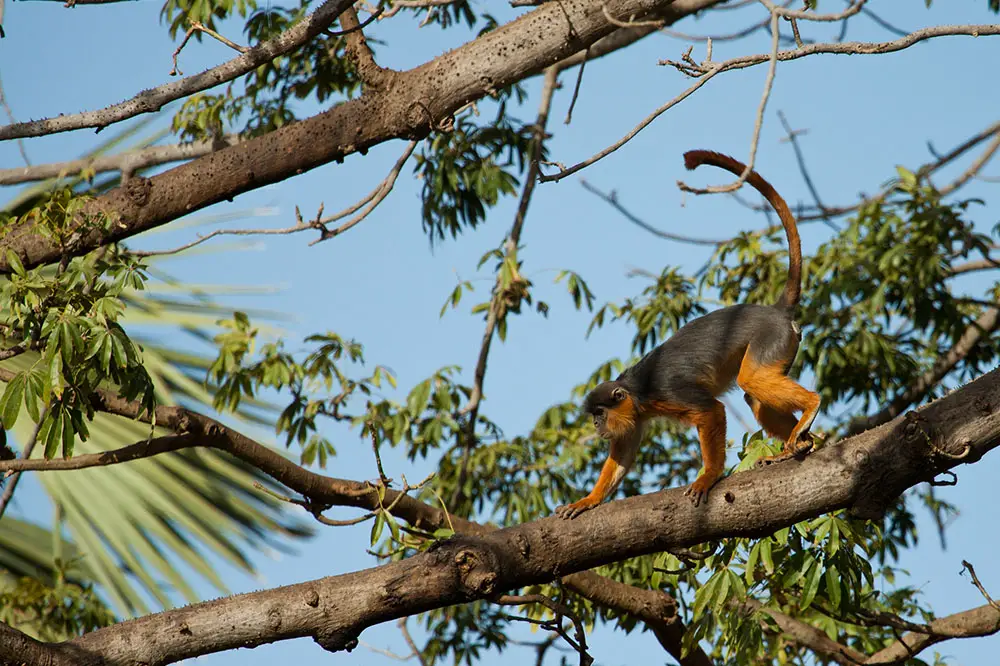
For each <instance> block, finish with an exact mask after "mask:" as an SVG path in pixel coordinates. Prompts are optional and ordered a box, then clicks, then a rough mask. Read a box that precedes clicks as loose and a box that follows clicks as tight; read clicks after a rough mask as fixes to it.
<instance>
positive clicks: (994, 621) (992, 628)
mask: <svg viewBox="0 0 1000 666" xmlns="http://www.w3.org/2000/svg"><path fill="white" fill-rule="evenodd" d="M929 626H930V629H931V630H932V631H933V632H934V633H933V634H922V633H919V632H911V633H908V634H903V636H902V637H900V639H899V640H898V641H896V642H895V643H893V644H892V645H890V646H889V647H887V648H885V649H883V650H880V651H878V652H876V653H875V654H873V655H872V656H871V657H869V658H868V659H866V660H865V661H864V662H863V663H864V664H865V665H866V666H868V665H871V666H888V665H889V664H902V663H903V662H905V661H906V660H907V659H910V658H911V657H912V655H914V654H918V653H920V652H921V651H923V650H926V649H927V648H929V647H930V646H932V645H936V644H937V643H940V642H942V641H945V640H948V639H949V638H974V637H976V636H990V635H993V634H995V633H997V632H998V631H1000V611H998V610H997V609H996V608H994V607H993V606H991V605H989V604H985V605H983V606H979V607H978V608H973V609H971V610H967V611H964V612H961V613H955V614H953V615H947V616H945V617H941V618H938V619H936V620H933V621H931V622H930V623H929Z"/></svg>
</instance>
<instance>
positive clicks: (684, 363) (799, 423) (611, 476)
mask: <svg viewBox="0 0 1000 666" xmlns="http://www.w3.org/2000/svg"><path fill="white" fill-rule="evenodd" d="M702 164H710V165H712V166H716V167H719V168H722V169H725V170H727V171H729V172H731V173H733V174H736V175H740V174H742V173H743V171H744V170H745V169H746V166H745V165H744V164H742V163H741V162H739V161H738V160H735V159H733V158H732V157H729V156H727V155H722V154H720V153H715V152H710V151H706V150H692V151H690V152H687V153H685V154H684V165H685V166H686V167H687V168H688V169H695V168H697V167H699V166H701V165H702ZM746 182H748V183H750V185H751V186H753V187H754V188H755V189H756V190H757V191H758V192H760V193H761V194H762V195H763V196H764V198H765V199H767V200H768V202H769V203H770V204H771V206H772V207H774V210H775V211H776V212H777V213H778V217H780V218H781V223H782V225H783V226H784V227H785V234H786V236H787V238H788V279H787V280H786V281H785V290H784V292H783V293H782V295H781V298H779V299H778V302H777V303H775V304H773V305H749V304H743V305H733V306H730V307H727V308H723V309H721V310H716V311H715V312H711V313H709V314H707V315H704V316H702V317H698V318H697V319H692V320H691V321H689V322H688V323H687V324H685V325H684V326H682V327H681V328H680V329H679V330H678V331H677V333H675V334H674V335H673V336H672V337H671V338H670V339H669V340H667V341H666V342H664V343H663V344H661V345H660V346H659V347H657V348H656V349H654V350H653V351H651V352H650V353H649V354H647V355H646V356H644V357H643V358H642V360H640V361H639V362H638V363H636V364H635V365H633V366H632V367H630V368H629V369H627V370H626V371H625V372H623V373H622V374H621V375H619V377H618V378H617V379H615V380H614V381H609V382H604V383H603V384H601V385H599V386H598V387H597V388H595V389H594V390H593V391H592V392H591V393H590V394H589V395H588V396H587V399H586V401H585V405H584V406H585V409H586V410H587V412H588V413H589V414H591V415H592V416H593V419H594V426H595V427H596V428H597V433H598V434H599V435H600V436H601V437H603V438H605V439H607V440H609V441H610V442H611V452H610V455H609V457H608V460H607V462H605V463H604V467H603V468H602V469H601V475H600V476H599V477H598V479H597V483H596V484H595V485H594V489H593V490H591V491H590V494H588V495H587V496H586V497H584V498H583V499H581V500H578V501H576V502H573V503H572V504H567V505H566V506H561V507H559V508H558V509H556V513H557V514H558V515H560V516H562V517H563V518H574V517H576V516H577V515H579V514H580V513H582V512H584V511H586V510H587V509H591V508H593V507H595V506H597V505H599V504H600V503H601V502H603V501H604V500H605V499H607V498H608V497H609V496H610V495H611V494H612V493H614V492H615V490H616V489H617V488H618V484H619V483H620V482H621V480H622V478H623V477H624V476H625V474H626V473H627V472H628V470H629V468H630V467H631V466H632V463H633V462H634V461H635V455H636V452H637V451H638V449H639V445H640V443H641V442H642V436H643V433H644V432H645V427H646V423H647V422H648V421H649V420H650V419H654V418H658V417H667V418H672V419H674V420H677V421H679V422H681V423H684V424H686V425H689V426H693V427H695V428H697V429H698V440H699V441H700V443H701V457H702V462H703V469H702V472H701V473H700V474H699V475H698V478H697V479H695V481H694V483H692V484H691V485H690V486H689V487H688V489H687V490H686V491H685V494H686V495H688V496H689V497H690V498H691V499H692V501H694V503H695V505H696V506H697V505H698V504H700V503H701V500H702V499H704V498H705V497H706V496H707V495H708V491H709V489H710V488H711V487H712V486H713V485H715V482H716V481H718V480H719V478H720V477H721V476H722V475H723V473H724V472H725V461H726V410H725V408H724V407H723V405H722V403H721V402H719V400H718V397H719V395H721V394H722V393H725V392H726V391H728V390H729V389H730V388H731V387H732V386H733V384H734V383H735V384H736V385H738V386H739V387H740V388H741V389H743V392H744V398H745V400H746V401H747V404H748V405H750V408H751V410H753V415H754V417H755V418H756V419H757V422H758V423H760V425H761V427H763V428H764V430H765V431H766V432H767V433H768V434H769V435H771V436H773V437H778V438H780V439H782V440H784V442H785V444H784V447H783V449H782V452H781V453H780V454H779V455H777V456H771V457H769V458H764V459H762V460H761V461H760V463H759V464H768V463H773V462H779V461H782V460H787V459H789V458H791V457H793V456H799V455H805V454H806V453H808V452H809V450H810V449H811V448H812V439H811V437H810V436H809V427H810V426H811V425H812V422H813V419H815V418H816V413H817V412H818V411H819V404H820V400H819V395H817V394H816V393H814V392H812V391H809V390H807V389H805V388H803V387H802V386H800V385H799V384H797V383H796V382H795V381H794V380H793V379H791V378H790V377H789V376H788V369H789V367H791V365H792V361H793V360H795V354H796V353H797V352H798V349H799V339H800V334H799V327H798V326H797V325H796V323H795V320H794V318H793V311H794V309H795V307H796V306H797V305H798V302H799V295H800V293H801V289H802V284H801V283H802V247H801V243H800V241H799V232H798V228H797V227H796V224H795V218H794V217H793V216H792V212H791V211H790V210H789V209H788V205H787V204H786V203H785V200H784V199H782V198H781V195H779V194H778V193H777V192H776V191H775V189H774V188H773V187H771V184H770V183H768V182H767V181H766V180H764V179H763V178H762V177H761V176H760V174H758V173H757V172H756V171H751V172H750V175H749V176H748V177H747V180H746ZM795 412H800V413H801V416H799V417H796V416H795Z"/></svg>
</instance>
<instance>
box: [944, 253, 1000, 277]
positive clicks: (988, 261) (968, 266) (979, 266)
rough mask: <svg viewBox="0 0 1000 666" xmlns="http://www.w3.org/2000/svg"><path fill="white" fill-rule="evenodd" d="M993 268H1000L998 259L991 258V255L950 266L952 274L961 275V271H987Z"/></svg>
mask: <svg viewBox="0 0 1000 666" xmlns="http://www.w3.org/2000/svg"><path fill="white" fill-rule="evenodd" d="M994 268H1000V260H998V259H993V258H991V257H986V258H985V259H977V260H975V261H967V262H965V263H963V264H958V265H957V266H952V267H951V274H952V275H962V274H963V273H973V272H976V271H987V270H992V269H994Z"/></svg>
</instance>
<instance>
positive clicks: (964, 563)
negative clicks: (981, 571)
mask: <svg viewBox="0 0 1000 666" xmlns="http://www.w3.org/2000/svg"><path fill="white" fill-rule="evenodd" d="M962 568H963V570H964V569H968V570H969V576H971V577H972V584H973V585H975V586H976V589H977V590H979V593H980V594H982V595H983V598H984V599H986V602H987V603H988V604H989V605H990V606H992V607H993V608H994V609H996V610H998V611H1000V603H997V602H996V601H994V600H993V597H991V596H990V593H989V592H987V591H986V588H985V587H983V584H982V583H980V582H979V576H977V575H976V569H975V568H974V567H973V566H972V564H970V563H969V562H968V561H966V560H962Z"/></svg>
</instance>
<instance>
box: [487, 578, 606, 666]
mask: <svg viewBox="0 0 1000 666" xmlns="http://www.w3.org/2000/svg"><path fill="white" fill-rule="evenodd" d="M493 601H494V602H495V603H498V604H503V605H507V606H525V605H528V604H540V605H542V606H545V607H546V608H548V609H549V610H550V611H552V615H553V619H552V620H551V621H549V622H545V621H536V620H532V619H530V618H510V619H512V620H527V621H529V622H537V623H538V624H540V625H541V626H542V627H544V628H546V629H548V630H550V631H554V632H556V633H557V634H559V636H560V637H562V639H563V640H564V641H566V643H567V644H569V646H570V647H571V648H573V649H574V650H576V652H577V653H579V655H580V666H590V665H591V664H592V663H594V658H593V657H591V656H590V654H589V653H588V652H587V633H586V632H585V631H584V630H583V622H582V621H581V620H580V618H579V617H578V616H577V615H576V613H574V612H573V610H572V609H571V608H570V607H569V606H566V605H565V604H562V603H559V602H558V601H556V600H555V599H550V598H549V597H547V596H545V595H544V594H525V595H508V594H504V595H501V596H499V597H497V598H496V599H493ZM564 617H567V618H569V619H570V621H571V622H572V623H573V628H574V630H575V632H576V636H575V640H574V638H570V637H569V635H568V634H567V633H566V631H565V630H564V629H563V627H562V620H563V618H564Z"/></svg>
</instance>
